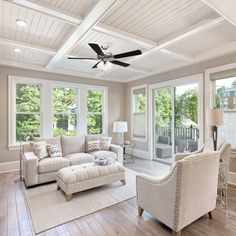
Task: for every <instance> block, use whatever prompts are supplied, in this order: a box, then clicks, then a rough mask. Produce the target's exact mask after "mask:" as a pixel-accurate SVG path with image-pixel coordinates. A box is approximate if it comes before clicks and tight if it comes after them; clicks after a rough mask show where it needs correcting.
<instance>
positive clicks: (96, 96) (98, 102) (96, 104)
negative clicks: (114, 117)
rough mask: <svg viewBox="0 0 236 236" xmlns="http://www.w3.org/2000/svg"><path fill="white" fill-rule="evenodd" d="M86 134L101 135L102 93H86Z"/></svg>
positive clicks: (93, 91)
mask: <svg viewBox="0 0 236 236" xmlns="http://www.w3.org/2000/svg"><path fill="white" fill-rule="evenodd" d="M87 132H88V134H101V133H103V91H100V90H88V91H87Z"/></svg>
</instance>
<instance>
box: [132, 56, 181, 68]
mask: <svg viewBox="0 0 236 236" xmlns="http://www.w3.org/2000/svg"><path fill="white" fill-rule="evenodd" d="M182 62H183V61H182V60H178V59H176V58H175V57H173V56H169V55H166V54H163V53H154V54H152V55H150V56H149V57H145V58H143V59H141V58H140V59H139V60H136V61H135V62H133V63H132V64H133V66H135V67H137V68H139V67H141V68H144V69H147V70H156V69H157V68H160V67H162V66H166V65H175V64H176V65H178V64H179V63H182Z"/></svg>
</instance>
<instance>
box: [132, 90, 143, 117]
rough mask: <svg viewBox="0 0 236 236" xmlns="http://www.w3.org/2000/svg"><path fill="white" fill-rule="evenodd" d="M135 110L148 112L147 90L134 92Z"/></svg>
mask: <svg viewBox="0 0 236 236" xmlns="http://www.w3.org/2000/svg"><path fill="white" fill-rule="evenodd" d="M134 102H135V106H134V112H135V113H144V112H146V96H145V92H142V93H138V94H134Z"/></svg>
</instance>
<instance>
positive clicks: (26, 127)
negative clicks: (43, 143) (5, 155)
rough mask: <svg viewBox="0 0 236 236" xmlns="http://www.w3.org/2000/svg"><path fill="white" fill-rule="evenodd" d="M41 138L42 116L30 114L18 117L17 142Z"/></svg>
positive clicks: (18, 115)
mask: <svg viewBox="0 0 236 236" xmlns="http://www.w3.org/2000/svg"><path fill="white" fill-rule="evenodd" d="M39 136H40V116H39V115H29V114H17V115H16V141H17V142H20V141H27V140H32V137H39Z"/></svg>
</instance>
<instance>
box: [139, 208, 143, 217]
mask: <svg viewBox="0 0 236 236" xmlns="http://www.w3.org/2000/svg"><path fill="white" fill-rule="evenodd" d="M138 214H139V216H142V214H143V208H141V207H140V206H139V207H138Z"/></svg>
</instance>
